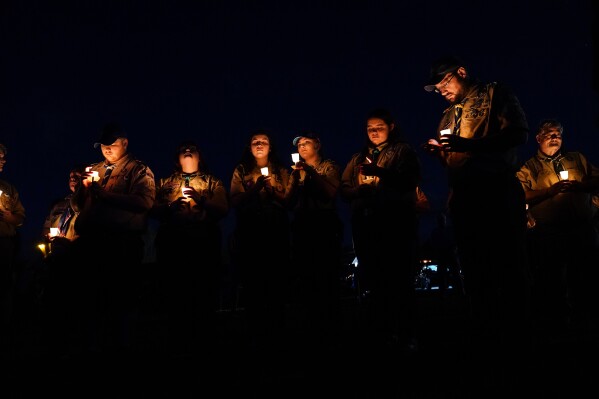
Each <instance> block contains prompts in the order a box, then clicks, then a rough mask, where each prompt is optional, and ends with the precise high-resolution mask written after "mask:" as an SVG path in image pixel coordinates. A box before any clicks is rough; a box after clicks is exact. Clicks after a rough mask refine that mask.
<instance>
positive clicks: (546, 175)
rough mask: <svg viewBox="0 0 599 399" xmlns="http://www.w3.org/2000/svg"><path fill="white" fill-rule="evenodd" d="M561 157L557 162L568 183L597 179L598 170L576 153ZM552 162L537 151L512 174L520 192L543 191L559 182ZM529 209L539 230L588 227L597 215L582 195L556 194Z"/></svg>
mask: <svg viewBox="0 0 599 399" xmlns="http://www.w3.org/2000/svg"><path fill="white" fill-rule="evenodd" d="M562 155H563V156H562V157H561V160H560V162H561V164H562V166H563V168H564V169H565V170H567V171H568V180H575V181H579V182H581V181H584V180H585V179H588V178H591V177H598V176H599V168H597V167H595V166H594V165H592V164H591V163H590V162H588V160H587V159H586V157H585V156H584V155H583V154H581V153H580V152H576V151H572V152H565V153H563V154H562ZM552 160H553V158H551V157H547V156H546V155H544V154H543V153H542V152H540V151H538V152H537V154H536V155H535V156H534V157H532V158H530V159H529V160H527V161H526V162H525V163H524V165H523V166H522V167H521V168H520V170H519V171H518V172H517V173H516V176H517V177H518V179H519V180H520V183H521V184H522V187H523V188H524V191H532V190H534V191H536V190H544V189H547V188H549V187H551V186H552V185H554V184H555V183H557V182H558V181H559V180H560V178H559V176H558V174H557V172H556V171H555V168H554V166H553V162H552ZM529 209H530V212H531V214H532V215H533V217H534V218H535V220H536V222H537V226H540V227H542V226H544V225H576V224H579V223H589V222H590V221H591V219H592V218H593V216H594V215H595V214H596V213H597V207H595V206H594V205H593V199H592V195H591V194H589V193H585V192H568V193H559V194H557V195H555V196H553V197H551V198H548V199H546V200H544V201H541V202H539V203H538V204H535V205H533V206H530V207H529Z"/></svg>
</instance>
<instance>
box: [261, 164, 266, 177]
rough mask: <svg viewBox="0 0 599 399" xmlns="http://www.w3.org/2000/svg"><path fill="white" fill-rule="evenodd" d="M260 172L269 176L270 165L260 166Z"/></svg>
mask: <svg viewBox="0 0 599 399" xmlns="http://www.w3.org/2000/svg"><path fill="white" fill-rule="evenodd" d="M260 173H262V174H263V175H264V176H268V166H265V167H263V168H260Z"/></svg>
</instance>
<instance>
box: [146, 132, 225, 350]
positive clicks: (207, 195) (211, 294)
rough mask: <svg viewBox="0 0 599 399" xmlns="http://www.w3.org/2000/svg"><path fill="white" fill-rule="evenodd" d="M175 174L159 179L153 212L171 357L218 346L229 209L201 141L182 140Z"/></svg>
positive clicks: (220, 183) (177, 149)
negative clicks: (223, 227) (223, 225)
mask: <svg viewBox="0 0 599 399" xmlns="http://www.w3.org/2000/svg"><path fill="white" fill-rule="evenodd" d="M173 160H174V171H173V173H172V174H171V175H170V176H168V177H166V178H162V179H160V180H159V181H158V184H157V185H156V201H155V202H154V206H153V208H152V211H151V213H150V216H151V217H152V218H155V219H157V220H158V222H159V225H158V229H157V232H156V237H155V239H154V247H155V249H156V260H157V262H158V267H159V270H161V271H162V272H161V275H162V276H163V279H162V282H163V283H164V288H165V290H164V298H165V301H166V312H167V317H168V321H169V323H168V330H169V331H168V334H167V337H168V342H167V345H168V346H169V349H170V352H171V353H170V355H172V356H192V355H194V354H196V353H197V352H196V350H197V349H199V348H200V347H201V345H200V344H201V343H207V344H208V346H211V345H213V341H212V339H213V338H214V337H213V336H211V332H213V331H214V328H215V324H214V323H215V322H216V320H215V316H216V311H217V303H218V301H217V299H218V294H219V289H220V276H221V273H222V231H221V225H220V223H221V221H222V220H223V219H224V218H225V217H226V215H227V214H228V212H229V202H228V194H227V190H226V188H225V186H224V184H223V182H222V180H221V179H219V178H218V177H216V176H215V175H213V174H211V173H210V170H209V168H208V166H207V164H206V161H205V159H204V157H203V155H202V153H201V152H200V148H199V147H198V145H197V144H196V143H195V142H194V141H191V140H185V141H183V142H181V143H180V144H179V145H178V146H177V148H176V151H175V153H174V156H173Z"/></svg>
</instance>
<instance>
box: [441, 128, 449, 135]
mask: <svg viewBox="0 0 599 399" xmlns="http://www.w3.org/2000/svg"><path fill="white" fill-rule="evenodd" d="M439 133H440V134H441V136H445V135H446V134H451V130H449V129H443V130H441V131H440V132H439Z"/></svg>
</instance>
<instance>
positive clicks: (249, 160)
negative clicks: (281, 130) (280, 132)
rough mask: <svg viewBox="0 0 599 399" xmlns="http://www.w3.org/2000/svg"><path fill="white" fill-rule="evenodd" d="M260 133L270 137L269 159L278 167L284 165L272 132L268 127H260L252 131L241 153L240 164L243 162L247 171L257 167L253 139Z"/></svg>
mask: <svg viewBox="0 0 599 399" xmlns="http://www.w3.org/2000/svg"><path fill="white" fill-rule="evenodd" d="M259 134H260V135H265V136H266V137H268V142H269V144H270V145H269V148H270V151H269V152H268V161H269V162H270V163H271V164H272V165H273V166H275V167H277V168H279V167H284V166H283V163H282V162H281V159H280V158H279V155H278V153H277V147H276V145H275V142H274V140H273V137H272V135H271V134H270V132H269V131H268V130H266V129H258V130H254V131H252V132H251V133H250V135H249V137H248V140H247V144H246V146H245V147H244V148H243V151H242V153H241V159H240V160H239V164H241V165H242V166H243V167H244V168H245V170H246V171H250V170H253V169H254V168H255V167H256V158H254V154H252V139H253V138H254V136H256V135H259Z"/></svg>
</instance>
